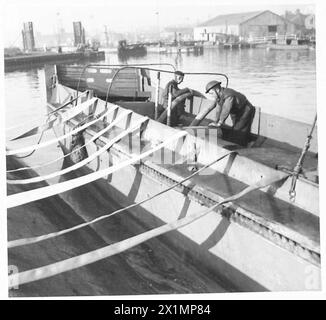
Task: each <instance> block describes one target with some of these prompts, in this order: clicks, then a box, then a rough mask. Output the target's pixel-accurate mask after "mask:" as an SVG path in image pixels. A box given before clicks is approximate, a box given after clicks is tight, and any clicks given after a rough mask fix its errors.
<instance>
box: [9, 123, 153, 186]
mask: <svg viewBox="0 0 326 320" xmlns="http://www.w3.org/2000/svg"><path fill="white" fill-rule="evenodd" d="M121 118H122V117H119V118H117V119H116V120H115V121H113V122H112V123H111V124H110V126H113V125H114V124H115V123H117V122H119V121H120V120H121ZM145 121H148V118H147V117H143V118H142V119H140V120H138V121H136V122H135V123H134V124H133V126H132V127H131V128H128V129H126V130H124V131H123V132H121V133H120V134H118V135H117V136H116V137H114V138H113V139H112V140H110V141H108V142H107V143H106V144H105V146H103V147H102V148H100V149H98V150H97V151H96V152H94V153H93V154H91V155H90V156H89V157H87V158H86V159H84V160H82V161H80V162H78V163H76V164H74V165H72V166H69V167H68V168H65V169H63V170H60V171H56V172H53V173H50V174H47V175H43V176H38V177H33V178H29V179H19V180H18V179H17V180H7V183H8V184H29V183H36V182H40V181H44V180H47V179H52V178H55V177H57V176H61V175H64V174H66V173H68V172H71V171H74V170H77V169H79V168H81V167H83V166H84V165H86V164H87V163H89V162H91V161H92V160H94V159H95V158H97V157H98V156H100V155H101V154H102V153H103V152H105V151H107V150H108V149H109V148H111V147H112V146H113V145H114V144H115V143H116V142H118V141H119V140H121V139H122V138H123V137H125V136H126V135H128V134H130V133H132V132H134V131H136V130H137V129H138V128H139V127H140V125H141V124H142V123H144V122H145Z"/></svg>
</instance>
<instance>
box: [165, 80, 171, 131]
mask: <svg viewBox="0 0 326 320" xmlns="http://www.w3.org/2000/svg"><path fill="white" fill-rule="evenodd" d="M171 106H172V86H170V87H169V96H168V107H167V117H166V124H167V125H168V126H169V127H170V126H171Z"/></svg>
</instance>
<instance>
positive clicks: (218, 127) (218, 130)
mask: <svg viewBox="0 0 326 320" xmlns="http://www.w3.org/2000/svg"><path fill="white" fill-rule="evenodd" d="M208 126H209V127H212V128H216V135H217V137H218V138H222V137H223V132H222V128H221V125H220V124H219V123H217V122H211V123H209V124H208Z"/></svg>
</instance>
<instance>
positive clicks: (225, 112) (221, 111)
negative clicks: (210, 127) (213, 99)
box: [216, 97, 233, 125]
mask: <svg viewBox="0 0 326 320" xmlns="http://www.w3.org/2000/svg"><path fill="white" fill-rule="evenodd" d="M232 105H233V97H227V98H226V99H225V101H224V103H223V106H222V107H221V106H220V105H219V104H218V103H217V104H216V106H217V108H216V121H218V124H219V125H222V124H223V123H224V121H225V120H226V118H227V117H228V116H229V114H230V112H231V108H232ZM218 107H219V108H218Z"/></svg>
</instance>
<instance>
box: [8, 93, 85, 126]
mask: <svg viewBox="0 0 326 320" xmlns="http://www.w3.org/2000/svg"><path fill="white" fill-rule="evenodd" d="M86 93H88V91H85V92H83V94H81V95H80V96H79V97H75V98H74V99H72V100H69V101H67V102H64V103H63V105H61V106H59V107H58V108H56V109H55V110H53V111H51V112H48V113H46V114H44V115H43V116H42V117H39V118H37V119H33V120H32V121H28V122H24V124H19V125H16V126H12V127H9V128H6V132H8V131H11V130H14V129H18V128H22V127H24V126H26V124H36V123H37V122H38V121H39V120H43V119H44V118H48V117H49V116H51V115H53V114H54V113H56V112H58V111H59V110H61V109H63V108H65V107H67V106H69V104H71V103H72V102H74V101H76V100H77V99H78V98H80V97H82V96H83V95H84V94H86ZM68 99H69V97H68ZM41 125H42V124H39V126H41Z"/></svg>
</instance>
